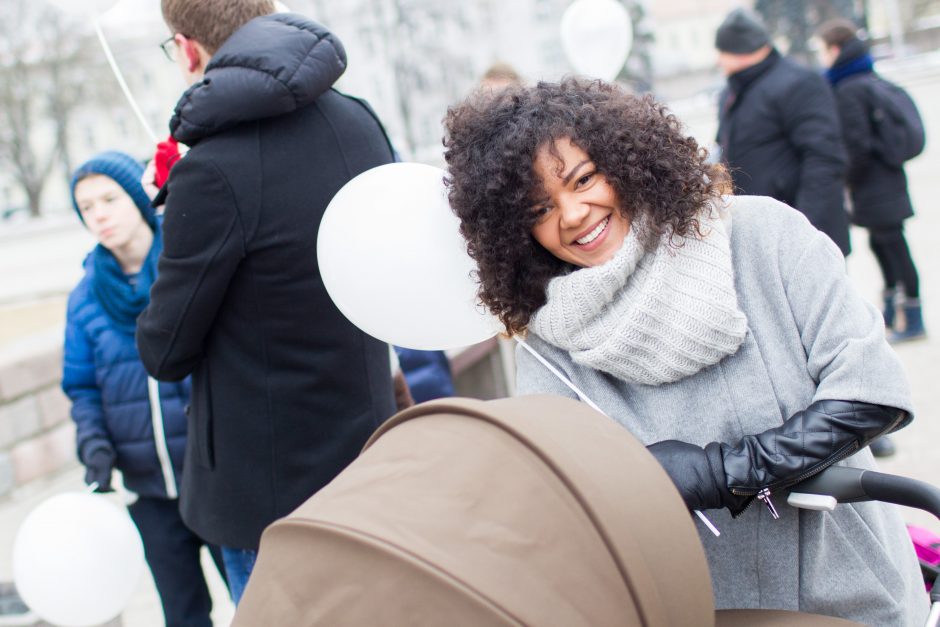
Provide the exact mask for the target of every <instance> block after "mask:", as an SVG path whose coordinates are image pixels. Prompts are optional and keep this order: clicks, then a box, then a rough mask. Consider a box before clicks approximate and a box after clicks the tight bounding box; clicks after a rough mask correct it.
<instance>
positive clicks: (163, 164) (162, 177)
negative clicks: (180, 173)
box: [153, 135, 180, 188]
mask: <svg viewBox="0 0 940 627" xmlns="http://www.w3.org/2000/svg"><path fill="white" fill-rule="evenodd" d="M179 160H180V147H179V144H177V143H176V140H175V139H173V136H172V135H171V136H170V137H167V138H166V139H165V140H164V141H162V142H160V143H159V144H157V151H156V152H155V153H154V155H153V164H154V167H155V168H156V171H155V172H154V175H153V183H154V185H156V186H157V187H158V188H160V187H163V184H164V183H166V180H167V179H168V178H169V176H170V168H172V167H173V165H174V164H175V163H176V162H177V161H179Z"/></svg>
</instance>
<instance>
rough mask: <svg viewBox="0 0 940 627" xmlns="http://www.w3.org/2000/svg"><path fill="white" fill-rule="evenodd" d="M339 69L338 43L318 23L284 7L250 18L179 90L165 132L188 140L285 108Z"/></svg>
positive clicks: (317, 91)
mask: <svg viewBox="0 0 940 627" xmlns="http://www.w3.org/2000/svg"><path fill="white" fill-rule="evenodd" d="M345 69H346V52H345V50H344V49H343V45H342V43H341V42H340V41H339V40H338V39H337V38H336V37H335V36H334V35H333V34H332V33H330V32H329V31H328V30H326V28H324V27H323V26H320V25H319V24H317V23H315V22H312V21H309V20H307V19H305V18H303V17H301V16H298V15H293V14H289V13H278V14H274V15H266V16H263V17H258V18H255V19H253V20H251V21H250V22H248V23H247V24H245V25H244V26H242V27H241V28H240V29H238V30H237V31H235V33H234V34H233V35H232V36H231V37H229V38H228V40H226V42H225V43H224V44H223V45H222V47H221V48H219V50H218V51H217V52H216V53H215V54H214V55H213V56H212V59H210V61H209V64H208V65H207V66H206V73H205V77H204V78H203V80H201V81H199V82H198V83H196V84H195V85H193V86H192V87H190V88H189V89H187V90H186V92H184V93H183V96H182V98H180V100H179V102H178V103H177V105H176V109H175V110H174V112H173V117H172V118H171V120H170V132H171V133H172V134H173V137H174V138H176V139H177V140H178V141H181V142H183V143H184V144H187V145H189V146H192V145H193V144H195V143H196V142H198V141H199V140H201V139H204V138H205V137H208V136H210V135H214V134H216V133H219V132H221V131H224V130H226V129H229V128H231V127H233V126H235V125H237V124H240V123H243V122H249V121H253V120H260V119H263V118H268V117H274V116H278V115H284V114H286V113H290V112H292V111H295V110H297V109H299V108H301V107H304V106H307V105H309V104H311V103H312V102H313V101H315V100H316V99H317V98H318V97H319V96H320V95H322V94H323V93H324V92H326V91H327V90H328V89H329V88H330V87H331V86H332V85H333V83H334V82H336V80H337V79H338V78H339V77H340V76H341V75H342V74H343V72H344V71H345Z"/></svg>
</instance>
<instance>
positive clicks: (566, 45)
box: [561, 0, 633, 81]
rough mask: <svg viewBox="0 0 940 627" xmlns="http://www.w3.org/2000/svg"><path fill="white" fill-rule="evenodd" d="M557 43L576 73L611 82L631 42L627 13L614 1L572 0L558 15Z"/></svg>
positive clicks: (631, 35) (627, 52) (624, 60)
mask: <svg viewBox="0 0 940 627" xmlns="http://www.w3.org/2000/svg"><path fill="white" fill-rule="evenodd" d="M561 45H562V49H563V50H564V51H565V56H566V57H568V61H569V62H570V63H571V66H572V67H573V68H574V69H575V71H576V72H578V73H579V74H583V75H585V76H590V77H593V78H600V79H603V80H605V81H612V80H613V79H615V78H616V77H617V74H619V73H620V69H621V68H622V67H623V64H624V63H626V61H627V57H628V56H629V55H630V48H631V47H632V45H633V26H632V25H631V22H630V15H629V14H628V13H627V9H626V8H624V6H623V5H622V4H620V3H619V2H616V1H615V0H576V1H575V2H573V3H572V4H571V6H569V7H568V9H567V10H566V11H565V13H564V15H563V16H562V18H561Z"/></svg>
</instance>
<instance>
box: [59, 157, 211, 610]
mask: <svg viewBox="0 0 940 627" xmlns="http://www.w3.org/2000/svg"><path fill="white" fill-rule="evenodd" d="M142 174H143V166H142V165H141V164H139V163H138V162H137V161H135V160H134V159H133V158H132V157H130V156H129V155H126V154H124V153H120V152H104V153H101V154H99V155H97V156H95V157H93V158H92V159H91V160H89V161H87V162H86V163H84V164H82V165H81V166H79V168H78V169H77V170H76V171H75V174H74V176H73V177H72V184H71V188H72V202H73V204H74V207H75V210H76V211H77V212H78V216H79V218H81V220H82V222H83V223H84V224H85V226H86V227H87V228H88V230H89V231H90V232H91V234H92V235H94V236H95V238H96V239H97V240H98V245H97V246H96V247H95V248H94V250H92V252H91V254H89V255H88V257H87V259H86V260H85V276H84V277H83V278H82V280H81V281H80V282H79V284H78V286H76V287H75V289H74V290H72V293H71V294H70V295H69V302H68V314H67V322H66V335H65V350H64V367H63V374H62V389H63V390H64V391H65V393H66V395H68V397H69V398H70V399H71V401H72V418H73V420H74V421H75V425H76V431H77V446H78V458H79V460H81V462H82V464H84V465H85V467H86V473H85V482H86V483H88V484H96V485H97V488H96V490H97V491H98V492H110V491H111V474H112V470H113V469H114V468H117V469H118V470H120V471H121V473H122V475H123V478H124V486H125V487H126V488H127V489H128V490H130V491H132V492H133V493H135V494H136V496H137V500H136V501H135V502H133V503H132V504H130V505H128V511H129V512H130V515H131V518H132V519H133V520H134V523H135V524H136V525H137V528H138V529H139V530H140V535H141V539H142V540H143V543H144V552H145V554H146V557H147V564H148V566H149V567H150V572H151V573H152V574H153V579H154V583H155V584H156V587H157V592H158V593H159V595H160V602H161V604H162V606H163V614H164V617H165V620H166V624H167V625H168V626H169V627H174V626H178V627H211V626H212V620H211V619H210V617H209V615H210V612H211V610H212V600H211V598H210V596H209V590H208V587H207V585H206V581H205V578H204V574H203V571H202V566H201V563H200V558H199V553H200V549H201V547H202V546H203V545H205V544H206V543H205V542H204V541H203V540H202V539H201V538H200V537H199V536H197V535H196V534H195V533H193V532H192V531H191V530H190V529H189V528H188V527H187V526H186V525H185V524H184V523H183V519H182V517H181V516H180V512H179V500H178V495H179V477H180V476H181V473H182V470H183V451H184V449H185V446H186V416H185V413H184V411H185V410H184V407H185V405H186V403H187V402H188V401H189V389H190V387H189V380H188V379H185V380H182V381H179V382H177V383H159V384H158V383H157V382H156V381H155V380H153V379H150V378H149V377H148V376H147V373H146V371H145V370H144V366H143V364H142V363H141V361H140V356H139V354H138V352H137V348H136V346H135V344H134V331H135V329H136V326H137V324H136V320H137V315H138V314H139V313H140V312H141V311H142V310H143V309H144V307H145V306H146V305H147V302H148V300H149V295H150V286H151V285H152V284H153V281H154V278H155V277H156V272H157V258H158V257H159V255H160V251H161V250H162V248H163V246H162V241H161V237H160V223H159V222H158V219H157V217H156V216H155V215H154V210H153V208H151V206H150V200H149V198H148V196H147V195H146V193H145V192H144V189H143V187H142V186H141V183H140V180H141V175H142ZM206 546H208V548H209V551H210V553H211V554H212V557H213V559H214V560H215V561H216V565H217V566H218V567H219V570H220V572H222V570H223V569H222V568H221V554H220V552H219V549H218V548H216V547H214V546H211V545H206Z"/></svg>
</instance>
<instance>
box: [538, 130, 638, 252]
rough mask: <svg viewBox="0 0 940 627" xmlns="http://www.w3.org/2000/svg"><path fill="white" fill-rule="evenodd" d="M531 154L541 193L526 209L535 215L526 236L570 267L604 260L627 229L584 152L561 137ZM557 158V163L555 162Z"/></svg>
mask: <svg viewBox="0 0 940 627" xmlns="http://www.w3.org/2000/svg"><path fill="white" fill-rule="evenodd" d="M554 146H555V152H556V153H557V155H558V156H557V157H556V156H555V155H552V154H551V152H549V146H548V144H546V145H544V146H542V147H541V148H540V149H539V151H538V152H537V153H536V155H535V173H536V175H537V176H538V177H539V178H540V179H541V181H542V187H543V190H544V192H545V197H544V198H540V199H539V202H538V203H536V204H535V205H534V206H533V208H532V210H533V211H537V212H538V213H539V219H538V222H537V223H536V224H535V226H534V227H532V236H533V237H534V238H535V240H536V241H537V242H538V243H539V244H541V245H542V246H543V247H544V248H545V249H546V250H548V251H549V252H550V253H552V254H553V255H555V256H556V257H558V258H559V259H561V260H562V261H567V262H568V263H572V264H574V265H576V266H581V267H585V268H587V267H591V266H597V265H600V264H602V263H605V262H606V261H609V260H610V259H611V258H612V257H613V256H614V253H616V252H617V251H618V250H619V249H620V247H621V246H622V245H623V240H624V238H625V237H626V236H627V233H629V232H630V220H629V219H628V218H626V217H624V216H623V213H622V212H621V206H620V200H619V199H618V198H617V194H616V192H614V189H613V187H611V186H610V184H609V183H608V182H607V179H606V177H604V175H603V174H600V173H598V172H597V169H596V168H595V166H594V163H593V162H592V161H591V158H590V157H589V156H588V154H587V153H586V152H584V151H583V150H581V149H580V148H578V147H577V146H575V145H574V144H573V143H572V142H571V139H570V138H568V137H563V138H561V139H558V140H556V141H555V144H554ZM559 159H560V162H559Z"/></svg>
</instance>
